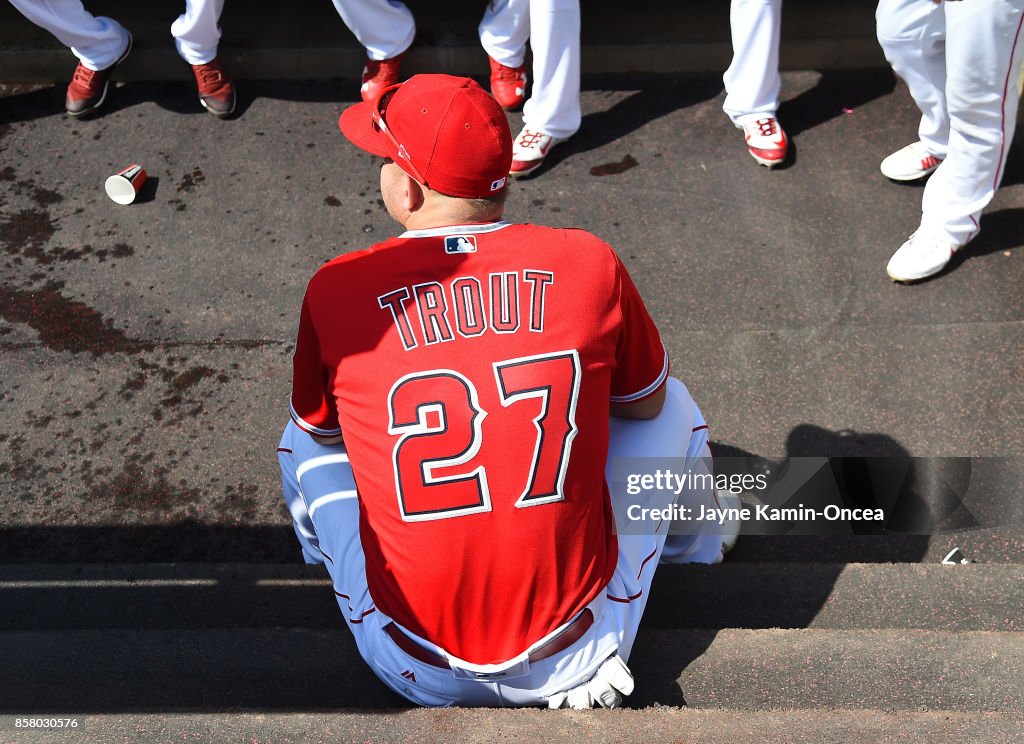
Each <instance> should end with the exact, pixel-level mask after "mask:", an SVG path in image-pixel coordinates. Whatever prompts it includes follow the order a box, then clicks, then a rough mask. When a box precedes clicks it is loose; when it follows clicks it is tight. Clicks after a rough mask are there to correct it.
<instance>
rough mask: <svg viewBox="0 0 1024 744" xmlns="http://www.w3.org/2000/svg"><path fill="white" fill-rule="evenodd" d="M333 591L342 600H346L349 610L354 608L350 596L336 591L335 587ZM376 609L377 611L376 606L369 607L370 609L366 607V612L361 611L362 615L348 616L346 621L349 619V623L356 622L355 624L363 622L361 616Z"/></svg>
mask: <svg viewBox="0 0 1024 744" xmlns="http://www.w3.org/2000/svg"><path fill="white" fill-rule="evenodd" d="M334 593H335V594H337V595H338V596H339V597H341V598H342V599H344V600H345V601H346V602H348V608H349V610H352V611H355V608H354V607H353V606H352V597H350V596H348V595H347V594H342V593H341V592H339V591H338V590H337V589H335V590H334ZM376 611H377V608H376V607H371V608H370V609H368V610H367V611H366V612H364V613H363V614H362V615H360V616H359V617H350V618H349V619H348V621H349V622H350V623H356V624H358V623H361V622H363V618H364V617H366V616H367V615H369V614H371V613H374V612H376Z"/></svg>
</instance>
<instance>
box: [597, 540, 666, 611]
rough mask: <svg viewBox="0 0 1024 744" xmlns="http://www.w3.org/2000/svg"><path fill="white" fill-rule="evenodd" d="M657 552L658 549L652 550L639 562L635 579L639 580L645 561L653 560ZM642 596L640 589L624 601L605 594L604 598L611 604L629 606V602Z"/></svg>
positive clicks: (642, 592) (642, 591)
mask: <svg viewBox="0 0 1024 744" xmlns="http://www.w3.org/2000/svg"><path fill="white" fill-rule="evenodd" d="M657 552H658V549H657V548H655V549H654V550H653V551H652V552H651V554H650V555H649V556H647V557H646V558H644V559H643V560H642V561H641V562H640V570H639V571H638V572H637V574H636V577H637V578H638V579H639V578H640V574H642V573H643V572H644V566H646V565H647V561H649V560H651V558H653V557H654V554H655V553H657ZM643 594H644V590H643V589H641V590H640V591H638V592H637V593H636V594H634V595H632V596H630V597H626V598H625V599H623V598H622V597H613V596H612V595H611V594H605V595H604V596H606V597H607V598H608V599H610V600H611V601H612V602H621V603H622V604H629V603H630V602H632V601H633V600H634V599H639V598H640V597H642V596H643Z"/></svg>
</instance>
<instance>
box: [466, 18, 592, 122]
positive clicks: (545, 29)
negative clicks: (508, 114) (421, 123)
mask: <svg viewBox="0 0 1024 744" xmlns="http://www.w3.org/2000/svg"><path fill="white" fill-rule="evenodd" d="M479 31H480V44H481V45H482V46H483V48H484V51H485V52H487V54H489V55H490V56H491V57H493V58H494V59H496V60H497V61H498V62H501V63H502V64H503V65H508V66H509V67H518V66H519V65H521V64H523V59H524V58H525V55H526V42H527V39H529V42H530V48H531V49H532V50H533V88H532V90H531V92H530V98H529V99H528V100H527V101H526V103H525V104H524V105H523V123H524V124H525V125H526V127H527V128H529V129H532V130H536V131H541V132H544V133H545V134H549V135H551V136H552V137H557V138H559V139H566V138H568V137H571V136H572V135H574V134H576V132H577V131H578V130H579V128H580V122H581V121H582V118H583V115H582V111H581V108H580V4H579V0H496V1H495V2H494V3H493V4H490V5H488V7H487V10H486V12H485V13H484V17H483V20H482V21H481V22H480V28H479Z"/></svg>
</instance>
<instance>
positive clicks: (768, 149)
mask: <svg viewBox="0 0 1024 744" xmlns="http://www.w3.org/2000/svg"><path fill="white" fill-rule="evenodd" d="M742 126H743V135H744V137H745V138H746V140H747V150H748V151H749V152H750V157H752V158H753V159H754V160H756V161H757V162H758V163H760V164H761V165H764V166H766V167H768V168H774V167H775V166H776V165H780V164H781V163H782V162H783V161H784V160H785V159H786V150H787V148H788V147H789V142H788V141H787V140H786V133H785V132H783V131H782V127H781V126H780V125H779V120H778V119H776V118H775V117H774V116H765V117H762V118H760V119H751V120H749V121H746V122H743V125H742Z"/></svg>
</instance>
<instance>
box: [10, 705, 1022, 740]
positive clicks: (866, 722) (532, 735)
mask: <svg viewBox="0 0 1024 744" xmlns="http://www.w3.org/2000/svg"><path fill="white" fill-rule="evenodd" d="M2 720H3V719H2V718H0V721H2ZM78 720H79V726H78V727H77V728H76V729H74V730H73V732H70V731H69V732H68V733H66V734H65V735H63V736H61V734H55V733H54V732H51V731H45V732H43V731H39V732H27V731H25V730H19V731H18V734H17V739H16V741H18V742H25V743H27V744H35V743H36V742H44V743H45V744H53V742H55V741H67V742H76V743H78V744H92V743H93V742H96V743H97V744H107V743H108V742H112V741H130V742H140V741H160V742H167V741H190V742H191V741H197V742H206V741H212V742H228V741H231V742H241V741H245V742H251V744H270V743H273V744H291V743H293V742H303V743H304V744H307V743H319V742H358V743H359V744H380V743H382V742H403V743H409V744H414V743H415V742H430V743H431V744H434V743H435V742H457V743H458V744H491V743H492V742H494V741H497V740H500V741H501V742H503V743H504V744H517V743H518V742H523V743H525V744H535V743H536V742H540V741H550V742H558V741H571V742H593V743H594V744H621V743H622V742H631V741H643V742H669V741H671V742H700V744H748V743H751V744H752V743H755V742H756V743H757V744H763V742H786V743H787V744H804V743H806V744H861V743H863V744H906V742H971V744H1007V743H1008V742H1014V741H1020V727H1021V719H1020V718H1019V716H1018V715H1016V714H1013V713H959V712H956V711H928V712H916V711H901V712H899V713H890V712H883V711H879V710H839V711H832V712H828V713H823V712H820V711H800V710H780V711H766V712H756V713H749V712H746V711H743V712H740V711H727V710H693V709H688V708H670V707H662V708H658V709H645V710H616V711H590V712H587V711H567V710H564V711H543V710H493V709H477V710H471V709H463V710H406V711H390V712H388V713H386V714H381V713H373V712H369V711H352V712H344V713H337V712H321V713H276V714H269V715H268V714H264V713H258V714H247V713H228V714H219V715H218V714H206V715H187V714H175V713H171V714H154V713H147V714H132V715H117V714H101V715H89V716H87V717H84V718H79V719H78ZM8 721H9V722H8V723H7V724H6V728H0V741H7V739H4V735H5V733H6V734H7V735H10V734H11V732H12V731H14V729H13V723H12V722H10V719H8ZM14 740H15V739H13V738H12V739H11V741H14Z"/></svg>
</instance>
